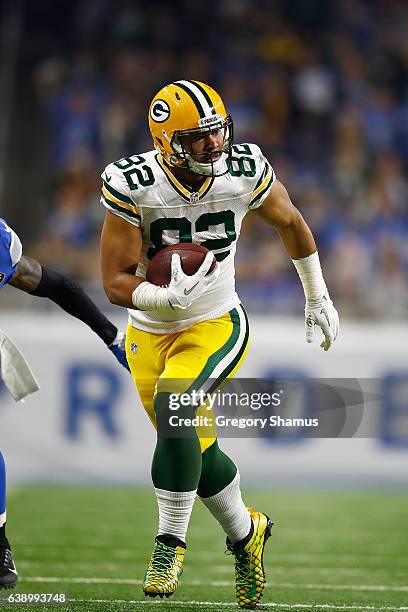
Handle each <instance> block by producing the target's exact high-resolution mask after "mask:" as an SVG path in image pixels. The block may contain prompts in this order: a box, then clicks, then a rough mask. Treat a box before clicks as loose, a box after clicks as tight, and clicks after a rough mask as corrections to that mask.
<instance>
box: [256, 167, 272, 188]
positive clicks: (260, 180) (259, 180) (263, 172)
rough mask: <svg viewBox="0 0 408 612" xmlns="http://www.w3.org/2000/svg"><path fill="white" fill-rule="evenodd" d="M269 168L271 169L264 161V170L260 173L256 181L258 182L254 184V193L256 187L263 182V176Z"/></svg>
mask: <svg viewBox="0 0 408 612" xmlns="http://www.w3.org/2000/svg"><path fill="white" fill-rule="evenodd" d="M270 167H271V166H270V164H269V163H268V162H267V161H266V160H265V165H264V169H263V171H262V174H261V176H260V177H259V179H258V182H257V183H256V185H255V187H254V191H256V189H258V187H259V186H260V185H261V184H262V183H263V181H264V179H265V176H266V175H267V173H268V170H269V168H270Z"/></svg>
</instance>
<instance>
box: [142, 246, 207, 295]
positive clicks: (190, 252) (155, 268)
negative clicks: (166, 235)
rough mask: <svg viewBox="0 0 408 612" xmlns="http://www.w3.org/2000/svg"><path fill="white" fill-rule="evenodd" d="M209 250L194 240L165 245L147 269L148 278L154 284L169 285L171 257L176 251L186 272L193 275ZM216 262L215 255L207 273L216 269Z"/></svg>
mask: <svg viewBox="0 0 408 612" xmlns="http://www.w3.org/2000/svg"><path fill="white" fill-rule="evenodd" d="M208 252H209V250H208V249H206V248H205V247H203V246H201V245H200V244H194V243H192V242H180V243H179V244H171V245H169V246H167V247H164V249H161V250H160V251H159V252H158V253H156V255H155V256H154V257H153V259H152V260H151V262H150V263H149V265H148V267H147V271H146V280H147V281H148V282H149V283H152V284H153V285H158V286H159V287H167V286H168V285H169V284H170V281H171V258H172V256H173V254H174V253H176V254H178V255H179V257H180V260H181V267H182V270H183V272H184V274H188V275H189V276H192V275H193V274H195V273H196V272H197V270H198V269H199V267H200V266H201V264H202V263H203V261H204V259H205V257H206V255H207V253H208ZM216 264H217V262H216V259H215V257H214V259H213V262H212V263H211V266H210V269H209V271H208V272H207V274H210V273H211V272H212V271H213V270H214V268H215V266H216Z"/></svg>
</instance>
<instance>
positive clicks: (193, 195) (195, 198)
mask: <svg viewBox="0 0 408 612" xmlns="http://www.w3.org/2000/svg"><path fill="white" fill-rule="evenodd" d="M199 199H200V194H199V193H196V192H195V191H193V192H192V193H190V202H191V204H197V202H198V201H199Z"/></svg>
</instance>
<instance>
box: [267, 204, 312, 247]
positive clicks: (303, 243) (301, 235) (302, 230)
mask: <svg viewBox="0 0 408 612" xmlns="http://www.w3.org/2000/svg"><path fill="white" fill-rule="evenodd" d="M276 229H277V231H278V233H279V236H280V237H281V240H282V242H283V244H284V245H285V249H286V251H287V252H288V254H289V255H290V257H291V258H292V259H301V258H302V257H307V256H308V255H311V254H312V253H314V252H315V251H316V250H317V247H316V243H315V240H314V238H313V234H312V232H311V231H310V228H309V226H308V225H307V223H306V222H305V220H304V219H303V217H302V215H301V214H300V212H299V211H298V210H297V209H294V213H293V218H292V219H291V221H290V222H289V223H288V224H287V225H284V226H280V227H277V228H276Z"/></svg>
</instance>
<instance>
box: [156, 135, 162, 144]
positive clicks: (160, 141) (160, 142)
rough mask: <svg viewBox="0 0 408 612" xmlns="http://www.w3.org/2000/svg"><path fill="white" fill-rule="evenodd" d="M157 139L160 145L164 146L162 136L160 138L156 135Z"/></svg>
mask: <svg viewBox="0 0 408 612" xmlns="http://www.w3.org/2000/svg"><path fill="white" fill-rule="evenodd" d="M156 140H157V142H158V143H159V145H160V146H161V147H163V141H162V139H161V138H159V137H158V136H156Z"/></svg>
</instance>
